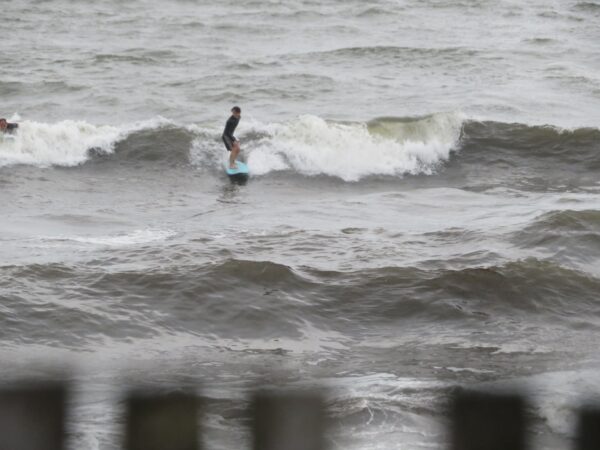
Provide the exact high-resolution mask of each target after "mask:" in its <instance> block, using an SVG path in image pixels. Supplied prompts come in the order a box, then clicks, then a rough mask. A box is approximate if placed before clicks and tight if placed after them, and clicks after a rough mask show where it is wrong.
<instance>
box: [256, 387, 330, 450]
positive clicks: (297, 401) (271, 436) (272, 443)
mask: <svg viewBox="0 0 600 450" xmlns="http://www.w3.org/2000/svg"><path fill="white" fill-rule="evenodd" d="M252 413H253V431H254V445H253V448H254V450H323V449H324V448H325V445H324V439H323V436H324V430H325V423H324V421H325V417H324V412H323V401H322V399H321V397H320V396H319V395H316V394H284V395H280V394H273V393H266V392H262V393H259V394H257V395H256V396H255V397H254V401H253V410H252Z"/></svg>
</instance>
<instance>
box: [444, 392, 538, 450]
mask: <svg viewBox="0 0 600 450" xmlns="http://www.w3.org/2000/svg"><path fill="white" fill-rule="evenodd" d="M451 414H452V417H451V420H452V434H451V435H452V437H451V439H452V450H525V449H526V447H527V445H526V438H525V430H526V424H525V403H524V401H523V399H522V398H521V397H520V396H518V395H507V394H491V393H481V392H468V391H462V392H461V393H459V394H458V395H457V396H456V397H455V399H454V404H453V409H452V412H451Z"/></svg>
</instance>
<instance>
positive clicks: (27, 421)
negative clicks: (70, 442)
mask: <svg viewBox="0 0 600 450" xmlns="http://www.w3.org/2000/svg"><path fill="white" fill-rule="evenodd" d="M65 392H66V391H65V388H64V387H63V386H62V385H60V384H56V385H45V386H44V385H39V386H31V387H19V388H15V389H12V390H10V389H6V390H2V391H0V450H62V449H63V448H64V442H65V397H66V395H65Z"/></svg>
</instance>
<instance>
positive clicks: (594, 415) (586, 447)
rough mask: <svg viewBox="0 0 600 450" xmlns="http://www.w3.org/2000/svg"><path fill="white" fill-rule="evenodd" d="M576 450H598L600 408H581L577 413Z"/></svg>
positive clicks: (599, 443)
mask: <svg viewBox="0 0 600 450" xmlns="http://www.w3.org/2000/svg"><path fill="white" fill-rule="evenodd" d="M577 426H578V430H577V446H576V449H577V450H600V408H590V407H588V408H583V409H582V410H581V412H580V413H579V424H578V425H577Z"/></svg>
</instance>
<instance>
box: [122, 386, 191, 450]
mask: <svg viewBox="0 0 600 450" xmlns="http://www.w3.org/2000/svg"><path fill="white" fill-rule="evenodd" d="M198 411H199V409H198V400H197V398H196V396H195V395H193V394H190V393H170V394H150V393H137V394H133V395H131V396H130V397H129V398H128V399H127V417H126V436H125V449H126V450H200V448H201V447H200V437H199V424H200V421H199V416H198Z"/></svg>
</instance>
